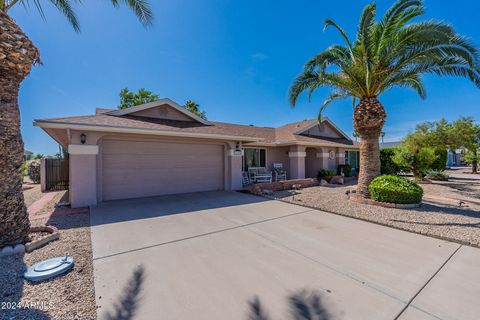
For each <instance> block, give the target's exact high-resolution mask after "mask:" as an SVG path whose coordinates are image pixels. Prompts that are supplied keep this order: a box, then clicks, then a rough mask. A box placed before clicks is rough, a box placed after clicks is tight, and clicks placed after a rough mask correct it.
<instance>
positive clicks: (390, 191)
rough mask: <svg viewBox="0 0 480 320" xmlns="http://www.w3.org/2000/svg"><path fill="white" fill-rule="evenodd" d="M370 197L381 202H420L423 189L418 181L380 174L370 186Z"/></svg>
mask: <svg viewBox="0 0 480 320" xmlns="http://www.w3.org/2000/svg"><path fill="white" fill-rule="evenodd" d="M368 190H369V191H370V197H371V198H372V199H373V200H376V201H380V202H390V203H399V204H412V203H420V202H421V201H422V196H423V189H422V188H421V187H420V186H418V185H417V184H416V183H413V182H411V181H409V180H407V179H404V178H400V177H397V176H379V177H376V178H375V179H373V181H372V182H371V183H370V185H369V186H368Z"/></svg>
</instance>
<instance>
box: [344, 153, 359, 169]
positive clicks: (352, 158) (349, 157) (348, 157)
mask: <svg viewBox="0 0 480 320" xmlns="http://www.w3.org/2000/svg"><path fill="white" fill-rule="evenodd" d="M358 160H359V156H358V151H345V163H348V164H349V165H351V166H352V168H358V167H359V163H358V162H359V161H358Z"/></svg>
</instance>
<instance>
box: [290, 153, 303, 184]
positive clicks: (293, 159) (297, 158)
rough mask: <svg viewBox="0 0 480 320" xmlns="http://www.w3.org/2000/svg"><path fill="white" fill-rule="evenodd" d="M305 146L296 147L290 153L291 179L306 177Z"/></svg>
mask: <svg viewBox="0 0 480 320" xmlns="http://www.w3.org/2000/svg"><path fill="white" fill-rule="evenodd" d="M306 156H307V153H306V152H305V148H294V149H291V151H290V152H289V153H288V157H289V158H290V172H289V173H288V174H289V176H290V179H305V157H306Z"/></svg>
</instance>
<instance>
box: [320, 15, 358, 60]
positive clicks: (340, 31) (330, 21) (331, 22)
mask: <svg viewBox="0 0 480 320" xmlns="http://www.w3.org/2000/svg"><path fill="white" fill-rule="evenodd" d="M330 26H332V27H334V28H335V29H337V31H338V32H339V33H340V34H341V35H342V37H343V39H344V40H345V42H346V43H347V47H348V50H349V51H350V54H351V55H352V56H353V48H352V43H351V42H350V40H349V39H348V36H347V33H346V32H345V31H344V30H343V29H342V28H341V27H340V26H339V25H338V24H337V23H335V22H334V21H333V20H330V19H327V20H325V24H324V25H323V31H325V30H327V28H328V27H330Z"/></svg>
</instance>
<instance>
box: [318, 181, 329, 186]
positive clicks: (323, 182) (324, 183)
mask: <svg viewBox="0 0 480 320" xmlns="http://www.w3.org/2000/svg"><path fill="white" fill-rule="evenodd" d="M320 185H321V186H328V182H327V181H326V180H323V179H322V180H320Z"/></svg>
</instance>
